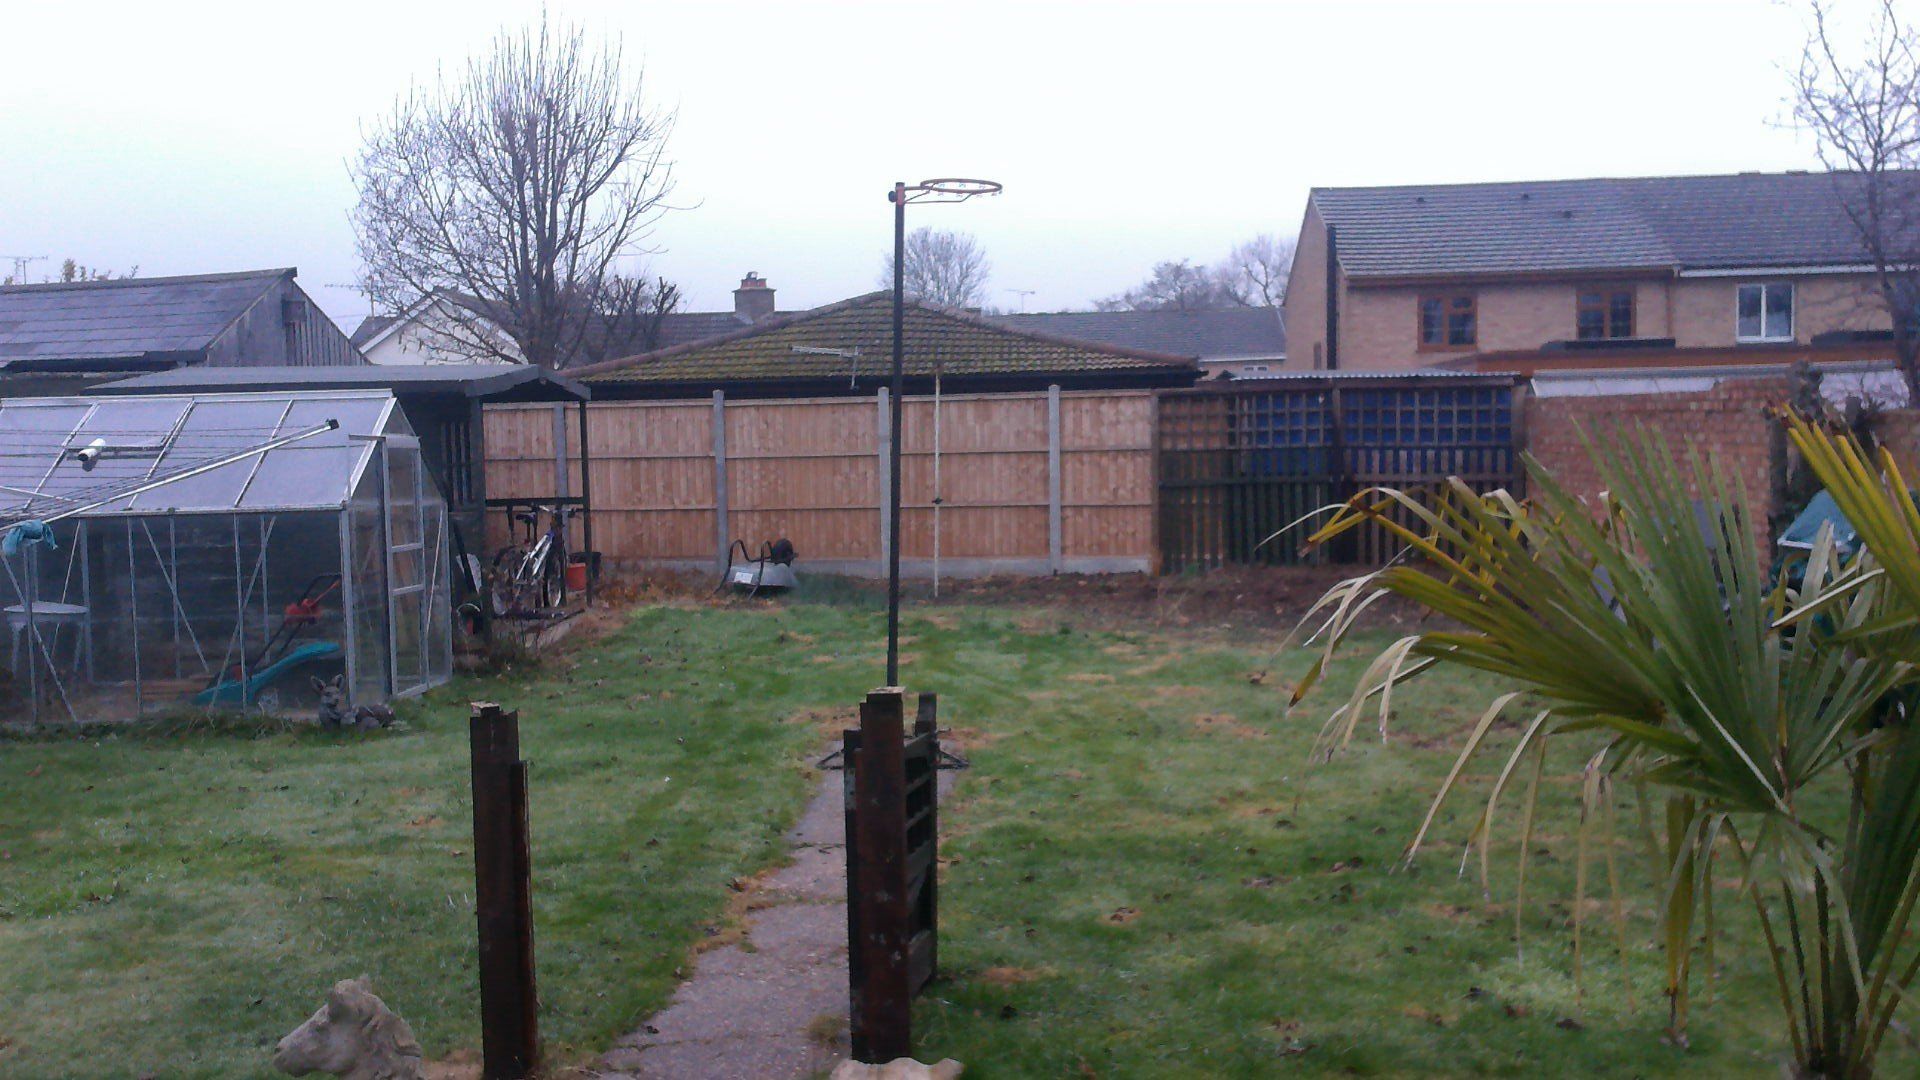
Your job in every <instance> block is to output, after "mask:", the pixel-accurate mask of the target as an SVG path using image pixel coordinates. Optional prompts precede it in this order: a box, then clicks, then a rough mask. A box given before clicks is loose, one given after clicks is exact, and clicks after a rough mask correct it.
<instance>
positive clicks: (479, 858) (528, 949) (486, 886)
mask: <svg viewBox="0 0 1920 1080" xmlns="http://www.w3.org/2000/svg"><path fill="white" fill-rule="evenodd" d="M468 731H469V736H470V739H471V748H472V759H473V877H474V890H473V898H474V909H475V916H476V918H477V921H478V923H479V933H480V1038H481V1056H482V1065H481V1075H482V1076H483V1077H485V1078H486V1080H520V1078H522V1077H527V1076H531V1075H533V1072H534V1069H535V1068H536V1067H537V1066H538V1064H539V1058H540V1021H539V1016H538V1012H537V1010H538V1008H539V998H538V995H537V994H536V992H535V989H534V977H533V976H534V968H533V861H532V856H531V852H530V849H529V846H528V833H527V763H526V762H524V761H522V760H520V714H519V712H517V711H513V712H504V711H502V710H501V708H500V706H498V705H495V704H493V703H492V702H487V701H476V702H474V703H473V715H472V717H471V719H470V721H469V728H468Z"/></svg>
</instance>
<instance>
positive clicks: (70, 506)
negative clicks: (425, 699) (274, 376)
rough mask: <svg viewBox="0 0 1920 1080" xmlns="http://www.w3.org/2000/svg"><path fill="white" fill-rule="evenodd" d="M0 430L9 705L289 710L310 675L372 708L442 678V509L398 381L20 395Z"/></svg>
mask: <svg viewBox="0 0 1920 1080" xmlns="http://www.w3.org/2000/svg"><path fill="white" fill-rule="evenodd" d="M0 440H3V441H4V446H5V448H4V450H0V526H5V527H7V528H8V529H9V530H10V531H9V534H8V544H7V547H8V548H11V549H14V550H12V551H11V552H10V553H8V554H6V556H5V557H4V558H3V559H0V567H3V568H4V580H3V581H0V601H4V602H3V603H0V606H3V607H4V609H5V616H6V623H7V625H8V629H9V633H10V641H9V644H10V646H11V649H10V653H9V658H10V663H11V670H12V672H13V684H12V685H13V689H14V691H15V693H14V695H13V701H12V709H11V710H9V711H17V712H21V713H26V714H29V715H32V716H34V717H36V718H38V717H44V716H46V715H49V710H51V715H52V716H56V717H57V716H62V715H64V716H68V717H71V718H73V719H75V720H88V719H99V720H111V719H124V718H127V717H131V716H137V715H140V714H141V713H144V712H152V711H155V710H159V709H166V708H170V707H172V708H180V707H212V706H239V707H245V708H263V709H268V710H280V711H292V710H294V709H297V708H299V707H300V706H301V705H302V704H303V702H304V703H309V704H310V703H311V700H312V698H313V697H314V696H315V689H314V686H313V683H312V682H311V681H310V678H309V677H310V676H312V677H319V678H332V677H333V676H335V675H343V676H344V678H345V683H344V685H345V687H346V689H347V693H348V697H349V698H350V700H351V701H352V702H355V703H361V704H369V703H376V702H381V701H385V700H387V699H389V698H392V697H397V696H404V695H408V694H413V693H418V692H420V691H422V690H425V689H427V688H428V687H431V686H434V685H437V684H439V683H441V682H444V681H446V679H447V678H448V677H449V675H450V671H451V666H452V627H451V619H452V608H451V601H450V576H451V575H450V559H449V555H448V542H447V532H448V530H447V512H446V502H445V500H444V498H443V497H442V495H441V492H440V489H439V486H438V484H436V483H435V482H434V480H433V478H432V476H431V475H430V474H429V473H428V472H427V470H426V469H424V468H423V467H422V461H421V448H420V440H419V439H418V438H416V437H415V435H414V432H413V429H412V427H411V426H410V425H409V424H408V422H407V418H406V416H405V414H404V413H403V412H402V411H401V409H400V406H399V402H398V401H397V400H396V399H395V398H394V396H393V395H392V394H391V393H388V392H386V391H384V390H345V391H307V392H293V391H277V392H263V393H254V394H217V395H214V394H191V395H156V396H141V397H128V396H95V397H63V398H36V399H9V400H5V401H0ZM43 523H44V524H45V525H46V528H44V529H42V528H41V527H40V526H41V525H42V524H43ZM36 534H38V535H41V536H43V537H44V540H43V541H42V542H35V541H33V540H32V539H31V537H33V536H35V535H36ZM22 541H24V542H22Z"/></svg>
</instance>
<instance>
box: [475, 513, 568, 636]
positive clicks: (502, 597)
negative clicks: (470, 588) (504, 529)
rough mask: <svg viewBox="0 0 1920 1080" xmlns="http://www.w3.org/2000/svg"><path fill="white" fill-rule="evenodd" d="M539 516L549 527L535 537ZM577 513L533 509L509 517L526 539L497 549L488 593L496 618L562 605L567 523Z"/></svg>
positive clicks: (524, 614) (533, 612) (565, 571)
mask: <svg viewBox="0 0 1920 1080" xmlns="http://www.w3.org/2000/svg"><path fill="white" fill-rule="evenodd" d="M542 513H545V514H546V515H547V519H548V522H549V524H548V526H547V530H546V531H545V532H544V533H540V534H539V535H538V536H537V537H536V536H535V533H536V531H537V530H538V529H539V526H540V515H541V514H542ZM579 513H580V508H579V507H576V506H534V507H533V508H532V509H531V510H523V511H519V512H516V513H515V514H514V515H513V520H514V521H515V522H517V523H519V524H520V525H523V526H525V527H526V540H525V541H524V542H522V543H518V544H509V545H507V546H506V547H503V548H501V549H500V550H499V551H498V552H497V553H496V554H495V555H494V557H493V573H492V575H491V577H492V587H491V589H490V592H491V595H492V604H493V613H494V615H495V616H496V617H501V616H527V615H532V614H535V613H537V612H540V611H551V610H554V609H555V608H559V607H561V606H562V605H564V604H565V603H566V601H567V562H568V559H569V558H570V554H569V552H568V549H567V521H568V519H570V518H572V517H574V516H575V515H577V514H579Z"/></svg>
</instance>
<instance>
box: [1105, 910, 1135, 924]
mask: <svg viewBox="0 0 1920 1080" xmlns="http://www.w3.org/2000/svg"><path fill="white" fill-rule="evenodd" d="M1139 917H1140V909H1139V908H1135V907H1123V908H1115V909H1114V911H1113V914H1111V915H1108V916H1107V917H1106V919H1105V920H1104V921H1105V922H1107V923H1108V924H1109V925H1112V926H1125V925H1126V924H1128V923H1130V922H1132V921H1133V920H1135V919H1137V918H1139Z"/></svg>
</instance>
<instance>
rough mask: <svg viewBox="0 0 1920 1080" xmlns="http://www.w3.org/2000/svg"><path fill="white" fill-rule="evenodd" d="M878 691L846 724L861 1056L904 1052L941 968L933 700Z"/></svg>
mask: <svg viewBox="0 0 1920 1080" xmlns="http://www.w3.org/2000/svg"><path fill="white" fill-rule="evenodd" d="M904 697H905V696H904V695H903V694H902V693H901V692H900V691H899V690H897V689H892V688H888V689H882V690H875V691H873V692H872V693H870V694H868V695H867V700H866V701H865V702H864V703H863V704H862V705H861V706H860V729H859V730H858V731H848V732H846V733H845V741H844V746H845V751H844V754H843V759H844V761H845V769H846V771H845V773H844V774H843V776H844V783H845V791H846V795H847V801H846V806H847V958H848V963H847V980H848V997H849V1006H850V1010H849V1011H850V1023H849V1034H850V1035H851V1041H852V1044H853V1045H852V1049H853V1057H854V1059H855V1060H857V1061H864V1062H871V1063H884V1062H888V1061H891V1060H893V1059H894V1058H897V1057H906V1056H909V1055H910V1052H911V1046H912V1041H913V1040H912V1004H913V998H914V997H915V996H916V995H918V994H919V993H920V991H921V989H922V988H924V987H925V986H926V984H927V982H928V980H930V979H932V978H933V976H934V973H935V972H936V971H937V970H938V967H939V953H938V948H939V947H938V937H939V934H938V924H939V865H938V864H939V856H938V851H939V831H940V822H939V778H938V773H937V772H936V768H937V766H938V763H939V757H940V753H939V742H938V739H939V736H938V717H937V714H938V704H937V702H936V699H935V698H934V696H933V695H932V694H923V695H921V697H920V701H919V707H918V710H917V713H916V716H915V718H914V723H913V729H912V733H911V735H909V734H908V733H907V731H906V729H905V724H904V720H905V716H904V712H905V701H904Z"/></svg>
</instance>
